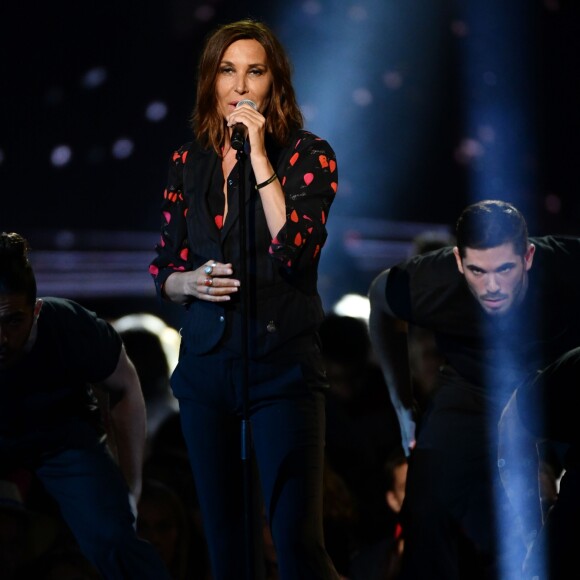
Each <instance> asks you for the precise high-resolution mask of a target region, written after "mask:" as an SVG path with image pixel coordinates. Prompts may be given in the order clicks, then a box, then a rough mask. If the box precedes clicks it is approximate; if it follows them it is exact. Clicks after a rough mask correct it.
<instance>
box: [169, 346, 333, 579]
mask: <svg viewBox="0 0 580 580" xmlns="http://www.w3.org/2000/svg"><path fill="white" fill-rule="evenodd" d="M242 376H243V374H242V363H241V361H240V360H239V358H236V357H234V356H231V355H228V354H212V355H206V356H193V355H187V354H185V355H183V356H182V358H181V360H180V362H179V364H178V366H177V368H176V370H175V372H174V374H173V376H172V387H173V390H174V393H175V395H176V396H177V398H178V399H179V403H180V414H181V421H182V428H183V433H184V437H185V440H186V443H187V446H188V451H189V457H190V461H191V466H192V471H193V474H194V479H195V484H196V489H197V494H198V498H199V503H200V509H201V513H202V518H203V525H204V530H205V534H206V537H207V542H208V547H209V555H210V561H211V566H212V572H213V575H214V579H215V580H231V579H233V578H236V579H240V580H244V578H246V575H245V574H246V570H247V569H246V567H245V566H246V564H245V553H246V552H245V538H246V536H245V535H244V534H245V530H246V529H247V528H246V526H245V523H244V522H245V520H244V517H245V511H244V481H243V480H244V478H243V473H244V470H243V462H242V460H241V427H240V417H241V413H242V409H243V405H242V401H243V399H242ZM324 385H326V380H325V377H324V374H323V372H322V367H321V365H320V361H319V359H318V357H317V356H316V355H306V356H305V357H304V358H303V360H299V361H294V362H286V363H283V362H277V363H265V362H255V361H253V362H251V363H250V365H249V411H250V413H249V418H250V424H251V431H252V439H253V450H254V456H253V459H254V461H255V465H256V467H257V472H259V481H258V479H257V478H256V479H255V480H254V481H253V486H260V488H261V494H262V495H261V497H262V501H261V502H259V504H258V502H256V503H257V505H255V510H254V512H253V513H252V514H250V517H252V518H253V519H254V521H256V520H257V522H258V523H261V521H262V506H264V510H265V515H266V517H267V521H268V522H269V524H270V528H271V532H272V537H273V540H274V544H275V548H276V554H277V557H278V568H279V575H280V579H281V580H326V579H336V578H338V575H337V574H336V572H335V570H334V567H333V565H332V563H331V561H330V559H329V557H328V555H327V553H326V550H325V547H324V539H323V526H322V492H323V490H322V473H323V465H324V431H325V415H324V407H325V396H324V392H323V390H324ZM254 528H258V529H259V528H261V526H260V525H258V526H254ZM251 542H252V544H253V545H254V546H255V547H256V546H257V547H259V544H260V534H259V533H258V531H257V530H256V532H255V533H254V536H253V537H252V538H251ZM260 565H261V561H260V560H259V556H258V560H256V576H255V577H256V578H260V574H261V571H260Z"/></svg>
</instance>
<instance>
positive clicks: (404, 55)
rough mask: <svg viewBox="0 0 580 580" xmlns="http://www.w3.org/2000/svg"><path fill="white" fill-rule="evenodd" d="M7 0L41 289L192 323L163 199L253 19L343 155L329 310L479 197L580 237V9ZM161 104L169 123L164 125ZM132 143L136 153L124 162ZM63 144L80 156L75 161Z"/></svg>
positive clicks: (6, 130) (4, 212) (13, 176)
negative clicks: (205, 88)
mask: <svg viewBox="0 0 580 580" xmlns="http://www.w3.org/2000/svg"><path fill="white" fill-rule="evenodd" d="M7 4H8V3H5V4H4V5H3V7H2V8H1V9H0V54H1V57H0V58H1V61H0V67H1V68H0V79H1V83H2V90H1V99H2V106H1V107H0V195H1V205H0V228H1V229H2V230H6V231H18V232H20V233H22V234H23V235H25V236H27V237H28V238H29V241H30V243H31V245H32V247H33V259H34V260H35V264H36V267H37V271H38V273H39V287H40V288H39V290H40V293H41V294H42V293H44V294H48V293H51V294H58V295H66V296H69V297H72V298H77V299H79V301H81V302H83V303H85V304H88V305H89V306H94V307H95V308H98V309H99V311H100V312H101V313H102V314H103V315H106V316H111V317H112V316H117V315H120V314H123V313H125V312H128V311H139V310H148V311H152V312H155V313H158V314H160V315H162V316H163V317H164V318H166V319H167V320H169V321H170V322H171V323H172V324H175V325H178V319H179V311H178V310H177V309H171V308H168V307H167V305H160V304H158V303H157V301H156V300H155V298H154V296H153V285H152V282H151V280H150V278H149V275H148V274H147V266H148V262H149V260H150V259H151V258H152V257H153V247H154V244H155V242H156V240H157V237H158V233H157V232H158V226H159V223H160V217H159V203H160V200H161V192H162V190H163V187H164V184H165V178H166V174H167V167H168V161H169V157H170V155H171V153H172V151H173V149H174V148H175V147H177V146H179V145H180V144H182V143H183V142H185V141H187V140H189V139H190V137H191V134H190V130H189V126H188V118H189V115H190V113H191V108H192V105H193V101H194V96H195V74H196V65H197V58H198V55H199V51H200V47H201V45H202V42H203V39H204V37H205V35H206V34H207V33H208V32H209V31H210V30H211V29H213V28H214V27H215V25H217V24H219V23H224V22H228V21H231V20H236V19H239V18H242V17H246V16H251V17H256V18H260V19H264V20H265V21H266V22H267V23H268V24H270V25H271V26H272V28H274V30H275V31H276V32H277V33H278V35H279V37H280V38H281V40H282V42H283V43H284V45H285V46H286V47H287V49H288V52H289V54H290V56H291V59H292V61H293V63H294V67H295V77H294V80H295V86H296V90H297V93H298V96H299V100H300V103H301V105H302V106H303V109H304V112H305V116H306V119H307V128H309V129H311V130H313V131H314V132H316V133H318V134H319V135H321V136H322V137H325V138H326V139H328V141H329V142H330V143H331V144H332V145H333V147H334V148H335V150H336V152H337V156H338V163H339V175H340V179H339V191H338V196H337V199H336V202H335V204H334V206H333V208H332V211H331V215H330V220H329V241H328V244H327V247H326V248H325V251H324V252H323V259H322V263H321V280H320V287H321V293H322V296H323V299H324V303H325V306H326V307H327V308H328V309H330V308H331V307H332V306H333V304H334V303H335V302H336V301H337V300H338V299H339V298H340V297H341V296H343V295H344V294H346V293H351V292H353V293H360V294H366V290H367V288H368V284H369V283H370V281H371V280H372V278H373V277H374V275H376V274H377V273H378V272H379V271H380V270H381V269H382V268H385V267H388V266H389V265H390V264H391V263H392V262H393V261H395V260H397V259H400V258H401V257H404V256H406V255H407V254H408V253H409V252H411V251H412V245H411V242H412V240H413V238H414V236H415V235H417V234H418V233H421V232H424V231H434V232H438V233H446V232H451V231H452V228H453V223H454V221H455V219H456V218H457V216H458V214H459V212H460V211H461V209H462V208H463V207H464V206H465V205H466V204H467V203H470V202H471V201H473V200H476V199H481V198H488V197H494V198H501V199H506V200H508V201H512V202H514V203H515V204H516V205H518V207H520V209H522V211H523V212H524V213H525V214H526V216H527V218H528V221H529V225H530V230H531V233H533V234H544V233H569V234H575V235H576V234H578V233H580V227H579V225H578V216H579V211H580V197H579V196H578V185H579V170H578V166H579V161H580V139H579V134H580V131H579V130H580V112H579V106H578V105H579V103H580V99H579V97H580V79H579V73H578V71H579V70H580V10H579V8H578V3H577V2H572V1H558V0H544V1H537V0H534V1H532V0H525V1H524V0H511V1H510V2H507V3H506V2H505V0H503V1H500V0H486V1H484V0H470V1H468V2H453V1H444V0H435V1H434V0H409V1H406V2H400V1H395V0H369V1H367V2H364V1H360V2H357V1H355V0H353V1H345V0H336V1H324V0H320V1H313V0H310V1H305V2H286V3H275V2H271V1H270V2H265V1H264V2H236V3H231V2H226V1H224V0H214V1H207V2H192V1H187V0H167V1H153V0H142V1H141V2H133V1H125V2H123V1H117V2H110V1H101V2H93V1H83V2H78V1H77V2H72V1H63V0H55V1H51V2H43V3H38V5H34V6H33V5H31V4H29V3H15V2H11V3H9V5H7ZM91 75H93V76H95V75H96V77H97V81H96V82H94V83H93V84H92V85H91V84H90V83H87V79H90V78H92V77H91ZM99 75H100V77H99ZM99 78H100V80H98V79H99ZM152 103H158V104H160V105H161V106H164V107H165V108H166V114H165V115H164V116H162V118H160V119H158V120H149V119H148V118H147V110H148V107H149V106H150V105H151V104H152ZM120 139H127V140H128V142H129V144H130V145H129V154H128V155H127V156H126V157H123V158H116V157H115V154H114V147H115V144H116V143H117V142H118V141H119V140H120ZM59 146H66V147H68V148H69V149H68V150H69V151H70V159H69V160H68V162H67V163H65V164H64V165H61V166H55V165H54V163H53V162H52V161H51V159H52V156H53V153H54V151H55V149H56V148H58V147H59Z"/></svg>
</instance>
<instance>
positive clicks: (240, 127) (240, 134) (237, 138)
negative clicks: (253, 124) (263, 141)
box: [230, 99, 258, 151]
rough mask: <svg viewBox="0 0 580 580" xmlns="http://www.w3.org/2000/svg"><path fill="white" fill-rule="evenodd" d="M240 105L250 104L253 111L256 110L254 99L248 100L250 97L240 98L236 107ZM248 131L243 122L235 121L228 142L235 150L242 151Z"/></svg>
mask: <svg viewBox="0 0 580 580" xmlns="http://www.w3.org/2000/svg"><path fill="white" fill-rule="evenodd" d="M241 105H250V107H252V109H254V111H257V110H258V105H256V103H254V101H250V99H242V100H241V101H239V102H238V104H237V105H236V109H237V108H238V107H239V106H241ZM247 132H248V128H247V127H246V126H245V125H244V124H243V123H236V124H235V125H234V126H233V129H232V136H231V137H230V143H231V144H232V147H233V148H234V149H235V150H236V151H242V149H243V148H244V143H245V141H246V135H247Z"/></svg>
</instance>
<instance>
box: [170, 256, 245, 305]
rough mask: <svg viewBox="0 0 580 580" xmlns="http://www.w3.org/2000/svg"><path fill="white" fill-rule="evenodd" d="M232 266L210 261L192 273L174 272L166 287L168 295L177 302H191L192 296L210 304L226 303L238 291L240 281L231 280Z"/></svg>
mask: <svg viewBox="0 0 580 580" xmlns="http://www.w3.org/2000/svg"><path fill="white" fill-rule="evenodd" d="M233 273H234V271H233V268H232V265H231V264H224V263H223V262H217V261H216V260H208V261H207V262H206V263H205V264H202V265H201V266H200V267H199V268H196V269H195V270H192V271H191V272H174V273H173V274H171V276H169V278H167V280H166V281H165V285H164V290H165V293H166V295H167V296H168V297H169V298H170V299H171V300H173V301H175V302H182V303H185V302H189V299H190V297H191V296H193V297H194V298H197V299H198V300H207V301H209V302H226V301H228V300H230V295H231V294H233V293H234V292H237V291H238V288H239V287H240V281H239V280H237V279H235V278H230V276H231V275H232V274H233Z"/></svg>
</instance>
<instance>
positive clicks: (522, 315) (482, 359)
mask: <svg viewBox="0 0 580 580" xmlns="http://www.w3.org/2000/svg"><path fill="white" fill-rule="evenodd" d="M530 242H532V243H534V244H535V246H536V252H535V254H534V262H533V267H532V268H531V269H530V270H529V271H528V279H529V285H528V289H527V292H526V294H525V297H524V299H523V300H522V302H521V303H520V304H518V305H514V306H513V307H512V309H511V310H510V311H509V312H508V313H507V314H506V315H504V316H497V317H490V316H488V315H486V314H485V312H484V311H483V309H482V308H481V306H480V305H479V304H478V303H477V301H476V299H475V298H474V297H473V295H472V294H471V292H470V290H469V288H468V286H467V284H466V281H465V279H464V277H463V275H462V274H461V273H460V272H459V271H458V269H457V265H456V261H455V257H454V255H453V252H452V248H445V249H441V250H436V251H433V252H430V253H427V254H423V255H419V256H416V257H414V258H412V259H410V260H408V261H406V262H404V263H402V264H399V265H397V266H395V267H393V268H392V269H391V271H390V272H389V275H388V279H387V286H386V298H387V302H388V305H389V307H390V309H391V311H392V312H393V313H394V315H395V316H396V317H398V318H401V319H404V320H407V321H408V322H411V323H413V324H416V325H418V326H422V327H425V328H428V329H430V330H432V331H433V332H434V334H435V338H436V341H437V346H438V348H439V350H440V351H441V352H442V354H443V355H444V356H445V358H446V365H445V366H444V367H443V368H442V370H441V372H440V376H439V378H438V382H439V388H438V390H437V391H436V393H435V395H434V396H433V399H432V404H431V407H430V409H429V410H428V412H427V413H426V415H425V416H424V417H423V418H422V419H421V421H420V423H419V424H418V426H417V444H416V448H415V450H414V451H413V453H412V454H411V458H410V463H409V472H408V478H407V492H406V498H405V502H404V506H403V529H404V530H405V535H406V540H405V552H404V556H403V562H404V563H403V578H405V580H406V579H407V578H409V579H412V580H421V579H422V578H429V580H433V579H436V578H441V579H442V580H452V579H454V578H460V577H465V578H469V579H470V580H471V579H472V578H478V577H482V578H496V577H499V576H497V574H499V572H498V568H497V561H496V560H495V556H494V554H496V551H497V550H499V551H500V556H499V558H500V560H501V561H502V567H503V572H502V573H504V574H506V576H504V578H505V577H509V578H511V576H510V574H514V577H516V576H515V575H516V574H517V573H518V571H519V570H518V564H519V562H521V559H522V558H523V555H524V554H525V552H524V547H523V545H521V543H520V542H519V540H518V539H512V538H511V537H510V533H511V529H510V527H509V524H508V523H506V521H509V518H508V517H507V514H508V512H509V508H508V504H507V499H506V498H505V496H504V494H503V490H502V488H501V484H500V482H499V478H498V473H497V466H496V461H497V457H496V454H497V422H498V419H499V416H500V413H501V411H502V409H503V407H504V405H505V404H506V403H507V401H508V399H509V396H510V395H511V393H512V392H513V390H514V389H515V388H516V387H517V386H518V385H520V384H521V383H523V382H524V381H526V380H527V379H529V378H530V377H532V376H534V374H535V373H536V372H537V371H538V370H539V369H542V368H544V367H545V366H546V365H547V364H549V363H550V362H553V361H554V360H556V358H557V357H559V356H561V355H562V354H564V353H565V352H567V351H569V350H571V349H572V348H574V347H576V346H578V345H579V344H580V324H579V321H580V300H578V296H580V269H578V267H577V266H578V264H579V263H580V240H579V239H577V238H567V237H558V236H546V237H542V238H530ZM497 525H499V526H500V528H499V529H500V530H501V531H500V532H499V534H496V526H497ZM504 525H505V528H504V527H501V526H504ZM512 527H513V526H512ZM498 537H501V539H502V541H501V545H499V544H500V543H499V542H498ZM460 544H462V545H464V546H468V547H469V549H470V550H472V552H471V553H470V555H469V556H468V558H467V559H466V560H465V561H463V564H464V565H465V566H466V569H464V570H459V568H458V562H459V559H458V557H457V549H458V545H460ZM504 551H505V552H507V553H506V554H505V555H504V554H503V552H504ZM463 553H465V552H464V551H463ZM460 574H461V575H460ZM480 575H481V576H480Z"/></svg>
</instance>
